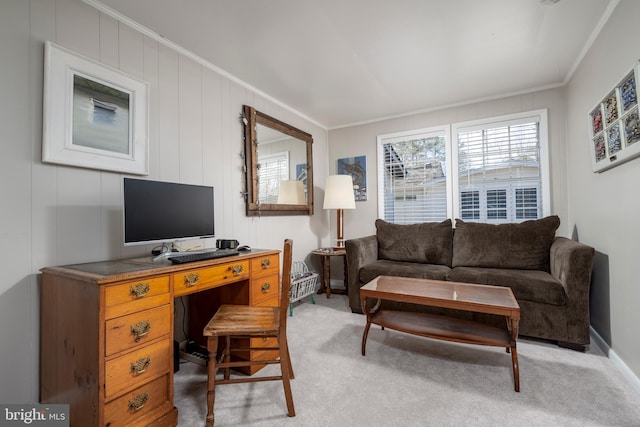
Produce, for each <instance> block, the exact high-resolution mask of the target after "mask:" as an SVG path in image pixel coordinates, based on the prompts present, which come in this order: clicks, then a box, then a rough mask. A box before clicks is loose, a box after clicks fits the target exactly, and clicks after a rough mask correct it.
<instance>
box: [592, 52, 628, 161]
mask: <svg viewBox="0 0 640 427" xmlns="http://www.w3.org/2000/svg"><path fill="white" fill-rule="evenodd" d="M638 76H640V63H637V64H636V66H635V67H634V68H633V69H632V70H631V71H629V72H628V73H627V74H626V75H625V76H624V77H623V78H622V79H621V80H620V82H619V83H618V84H617V85H616V87H614V88H613V90H612V91H610V92H609V93H608V94H607V95H606V96H605V97H604V98H603V99H602V100H601V101H600V102H599V103H598V105H596V106H595V107H594V108H593V109H592V110H591V111H590V112H589V118H588V120H589V137H590V141H589V146H590V150H591V162H592V168H593V171H594V172H603V171H605V170H607V169H610V168H612V167H614V166H617V165H619V164H622V163H624V162H626V161H628V160H631V159H633V158H635V157H638V156H640V143H639V142H640V113H639V112H638V93H637V83H638Z"/></svg>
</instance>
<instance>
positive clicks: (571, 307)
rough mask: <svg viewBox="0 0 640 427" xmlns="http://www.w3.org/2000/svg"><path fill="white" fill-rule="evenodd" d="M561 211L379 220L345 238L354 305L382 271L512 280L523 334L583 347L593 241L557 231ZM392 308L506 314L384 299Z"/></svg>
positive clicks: (501, 283)
mask: <svg viewBox="0 0 640 427" xmlns="http://www.w3.org/2000/svg"><path fill="white" fill-rule="evenodd" d="M559 225H560V219H559V218H558V217H557V216H549V217H546V218H542V219H539V220H531V221H525V222H522V223H512V224H498V225H494V224H484V223H473V222H464V221H462V220H460V219H456V227H455V230H454V229H453V228H452V222H451V220H446V221H443V222H440V223H422V224H411V225H398V224H391V223H388V222H385V221H383V220H380V219H378V220H376V235H373V236H367V237H362V238H358V239H351V240H348V241H347V242H346V249H347V268H348V277H349V283H348V291H349V305H350V307H351V310H352V311H353V312H356V313H362V308H361V306H360V287H362V286H363V285H364V284H365V283H367V282H369V281H370V280H372V279H373V278H375V277H377V276H379V275H387V276H403V277H418V278H425V279H436V280H448V281H457V282H467V283H480V284H489V285H497V286H509V287H511V289H512V290H513V293H514V295H515V297H516V299H517V300H518V303H519V304H520V309H521V320H520V335H525V336H530V337H536V338H542V339H547V340H554V341H557V342H558V344H559V345H561V346H563V347H569V348H573V349H576V350H584V348H585V346H586V345H588V344H589V287H590V282H591V269H592V266H593V259H594V249H593V248H591V247H589V246H587V245H584V244H582V243H578V242H575V241H573V240H570V239H567V238H564V237H558V236H556V235H555V232H556V230H557V228H558V226H559ZM385 305H386V307H387V308H391V309H400V310H414V311H430V312H439V313H443V312H447V313H448V314H450V315H454V316H458V317H467V318H474V319H476V320H482V321H486V322H489V323H496V324H498V323H499V324H502V325H504V319H501V318H495V317H491V316H481V315H477V314H476V315H471V314H470V313H467V312H454V311H449V310H443V309H434V308H431V307H423V306H416V305H411V304H406V303H394V302H389V301H385V302H384V303H383V306H385Z"/></svg>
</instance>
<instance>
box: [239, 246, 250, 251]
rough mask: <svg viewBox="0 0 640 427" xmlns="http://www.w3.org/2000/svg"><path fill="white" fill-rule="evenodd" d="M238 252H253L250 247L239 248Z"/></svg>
mask: <svg viewBox="0 0 640 427" xmlns="http://www.w3.org/2000/svg"><path fill="white" fill-rule="evenodd" d="M238 250H239V251H241V252H247V251H250V250H251V246H249V245H241V246H238Z"/></svg>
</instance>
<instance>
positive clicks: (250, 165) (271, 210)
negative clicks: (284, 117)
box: [242, 105, 313, 216]
mask: <svg viewBox="0 0 640 427" xmlns="http://www.w3.org/2000/svg"><path fill="white" fill-rule="evenodd" d="M242 121H243V124H244V154H245V169H246V194H245V197H246V206H247V216H263V215H264V216H276V215H313V158H312V154H311V151H312V150H311V149H312V144H313V137H312V136H311V134H308V133H307V132H304V131H301V130H300V129H298V128H295V127H293V126H291V125H288V124H286V123H284V122H282V121H280V120H278V119H275V118H273V117H271V116H268V115H266V114H264V113H261V112H260V111H257V110H256V109H255V108H253V107H250V106H248V105H245V106H243V115H242ZM257 125H262V126H265V127H268V128H270V129H273V130H275V131H277V132H281V133H283V134H285V135H288V136H290V137H293V138H295V139H298V140H300V143H301V144H304V145H305V148H306V160H307V163H306V165H307V166H306V167H307V179H306V201H307V203H306V204H304V205H302V204H300V205H289V204H277V203H260V202H259V195H258V188H259V174H258V169H259V167H258V140H257V132H256V126H257Z"/></svg>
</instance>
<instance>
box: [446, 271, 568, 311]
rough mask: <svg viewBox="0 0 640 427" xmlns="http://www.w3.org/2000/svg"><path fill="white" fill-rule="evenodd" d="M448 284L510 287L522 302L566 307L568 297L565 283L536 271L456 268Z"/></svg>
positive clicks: (451, 272) (449, 276)
mask: <svg viewBox="0 0 640 427" xmlns="http://www.w3.org/2000/svg"><path fill="white" fill-rule="evenodd" d="M447 280H449V281H454V282H464V283H478V284H481V285H495V286H507V287H510V288H511V290H512V291H513V295H514V296H515V297H516V299H517V300H519V301H531V302H539V303H543V304H551V305H565V304H566V303H567V296H566V293H565V291H564V287H563V286H562V283H561V282H560V281H559V280H558V279H556V278H555V277H553V276H552V275H551V274H549V273H546V272H544V271H536V270H509V269H501V268H474V267H455V268H453V269H452V270H451V271H450V272H449V273H448V274H447Z"/></svg>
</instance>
